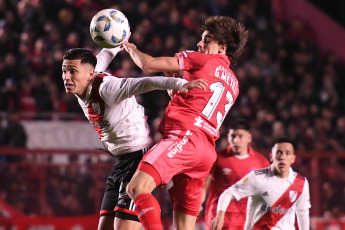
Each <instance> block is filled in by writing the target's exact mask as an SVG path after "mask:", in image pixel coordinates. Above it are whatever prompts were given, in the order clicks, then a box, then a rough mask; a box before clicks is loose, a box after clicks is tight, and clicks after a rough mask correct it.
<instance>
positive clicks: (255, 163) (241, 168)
mask: <svg viewBox="0 0 345 230" xmlns="http://www.w3.org/2000/svg"><path fill="white" fill-rule="evenodd" d="M269 165H270V163H269V161H268V160H267V159H266V158H265V157H264V156H263V155H262V154H260V153H258V152H256V151H254V150H253V148H251V147H250V146H249V151H248V156H247V157H245V158H241V157H239V156H236V155H234V154H233V152H232V149H231V147H230V146H229V147H228V148H227V149H223V150H220V151H217V160H216V162H215V163H214V164H213V167H212V169H211V172H210V174H211V175H212V176H213V178H212V181H211V184H210V186H209V195H208V198H207V202H206V208H205V221H206V226H210V224H211V220H212V219H213V218H214V217H215V216H216V214H217V204H218V199H219V196H220V195H221V194H222V193H223V192H224V190H226V189H227V188H228V187H230V186H231V185H233V184H235V183H236V182H237V181H239V180H240V179H242V178H243V177H244V176H245V175H247V174H248V173H249V172H250V171H252V170H254V169H261V168H265V167H268V166H269ZM247 200H248V199H247V198H246V199H242V200H239V201H236V200H232V201H231V202H230V205H229V206H228V209H227V211H226V213H238V214H244V215H245V214H246V208H247ZM243 225H244V222H243Z"/></svg>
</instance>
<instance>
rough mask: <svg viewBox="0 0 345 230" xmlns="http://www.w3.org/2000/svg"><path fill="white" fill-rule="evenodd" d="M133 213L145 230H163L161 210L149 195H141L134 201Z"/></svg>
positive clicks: (154, 199)
mask: <svg viewBox="0 0 345 230" xmlns="http://www.w3.org/2000/svg"><path fill="white" fill-rule="evenodd" d="M134 204H135V211H136V213H138V218H139V220H140V222H141V224H142V225H143V227H144V229H145V230H163V227H162V221H161V208H160V206H159V203H158V201H157V200H156V198H154V196H153V195H152V194H150V193H143V194H141V195H139V196H137V198H136V199H135V200H134Z"/></svg>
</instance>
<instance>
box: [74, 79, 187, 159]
mask: <svg viewBox="0 0 345 230" xmlns="http://www.w3.org/2000/svg"><path fill="white" fill-rule="evenodd" d="M186 82H187V81H186V80H183V79H178V78H167V77H143V78H117V77H114V76H111V75H109V74H107V73H103V72H101V73H96V74H95V77H94V79H93V81H92V82H91V83H90V85H89V88H88V90H87V93H86V97H85V98H84V99H80V98H79V97H77V98H78V102H79V104H80V106H81V108H82V109H83V112H84V114H85V116H86V117H87V118H88V120H89V121H90V123H91V124H92V125H93V127H94V129H95V130H96V131H97V132H98V134H99V137H100V139H101V140H102V142H103V143H104V145H105V146H106V148H107V150H109V151H110V152H111V154H113V155H123V154H126V153H130V152H134V151H137V150H140V149H144V148H149V147H151V146H152V144H153V141H152V138H151V137H150V129H149V127H148V125H147V123H146V118H145V114H144V108H143V107H142V106H141V105H139V104H138V103H137V101H136V99H135V96H134V95H136V94H140V93H145V92H148V91H152V90H157V89H158V90H164V89H177V90H179V89H180V88H181V87H182V86H183V85H184V84H185V83H186Z"/></svg>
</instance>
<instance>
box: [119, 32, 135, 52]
mask: <svg viewBox="0 0 345 230" xmlns="http://www.w3.org/2000/svg"><path fill="white" fill-rule="evenodd" d="M131 35H132V32H129V35H128V37H127V38H126V40H125V41H124V42H123V43H122V44H121V45H120V49H121V51H122V50H124V49H125V46H124V43H125V42H128V40H129V38H130V37H131Z"/></svg>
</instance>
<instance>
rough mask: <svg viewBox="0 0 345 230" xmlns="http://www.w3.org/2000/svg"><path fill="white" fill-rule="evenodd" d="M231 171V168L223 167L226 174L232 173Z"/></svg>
mask: <svg viewBox="0 0 345 230" xmlns="http://www.w3.org/2000/svg"><path fill="white" fill-rule="evenodd" d="M230 173H231V169H229V168H223V174H224V175H230Z"/></svg>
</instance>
